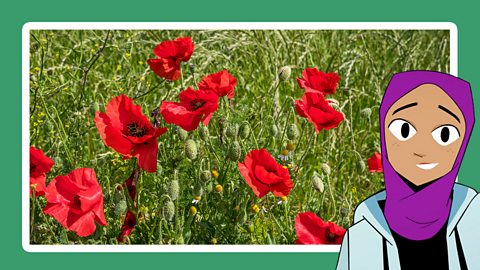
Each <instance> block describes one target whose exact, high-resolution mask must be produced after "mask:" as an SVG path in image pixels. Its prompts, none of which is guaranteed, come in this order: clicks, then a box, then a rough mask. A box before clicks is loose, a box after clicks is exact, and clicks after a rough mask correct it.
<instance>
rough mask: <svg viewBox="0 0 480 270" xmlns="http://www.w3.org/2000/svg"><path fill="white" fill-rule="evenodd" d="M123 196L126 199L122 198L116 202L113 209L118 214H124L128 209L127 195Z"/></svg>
mask: <svg viewBox="0 0 480 270" xmlns="http://www.w3.org/2000/svg"><path fill="white" fill-rule="evenodd" d="M123 198H124V200H121V201H118V202H117V203H115V208H114V209H113V212H114V213H115V215H117V216H120V215H123V214H124V213H125V211H126V210H127V201H126V200H125V196H124V197H123Z"/></svg>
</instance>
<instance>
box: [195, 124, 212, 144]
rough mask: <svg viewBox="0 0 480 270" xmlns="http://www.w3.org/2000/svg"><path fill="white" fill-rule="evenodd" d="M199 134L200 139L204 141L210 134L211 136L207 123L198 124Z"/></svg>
mask: <svg viewBox="0 0 480 270" xmlns="http://www.w3.org/2000/svg"><path fill="white" fill-rule="evenodd" d="M198 135H200V139H202V140H204V141H206V140H208V136H210V134H209V132H208V127H207V126H205V125H198Z"/></svg>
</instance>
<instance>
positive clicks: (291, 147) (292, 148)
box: [287, 143, 295, 151]
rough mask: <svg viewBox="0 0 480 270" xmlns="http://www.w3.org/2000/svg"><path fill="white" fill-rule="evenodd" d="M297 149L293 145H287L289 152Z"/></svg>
mask: <svg viewBox="0 0 480 270" xmlns="http://www.w3.org/2000/svg"><path fill="white" fill-rule="evenodd" d="M294 149H295V145H294V144H293V143H287V150H288V151H293V150H294Z"/></svg>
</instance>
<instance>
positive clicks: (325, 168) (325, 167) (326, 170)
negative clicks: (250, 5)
mask: <svg viewBox="0 0 480 270" xmlns="http://www.w3.org/2000/svg"><path fill="white" fill-rule="evenodd" d="M320 168H321V169H322V171H323V172H324V173H325V174H326V175H330V173H331V172H332V170H331V169H330V166H328V164H327V163H322V164H321V165H320Z"/></svg>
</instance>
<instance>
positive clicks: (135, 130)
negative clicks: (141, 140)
mask: <svg viewBox="0 0 480 270" xmlns="http://www.w3.org/2000/svg"><path fill="white" fill-rule="evenodd" d="M127 131H128V135H129V136H132V137H142V136H144V135H145V134H146V133H147V130H146V128H143V127H141V126H140V125H139V124H138V123H136V122H133V123H130V124H128V125H127Z"/></svg>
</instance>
